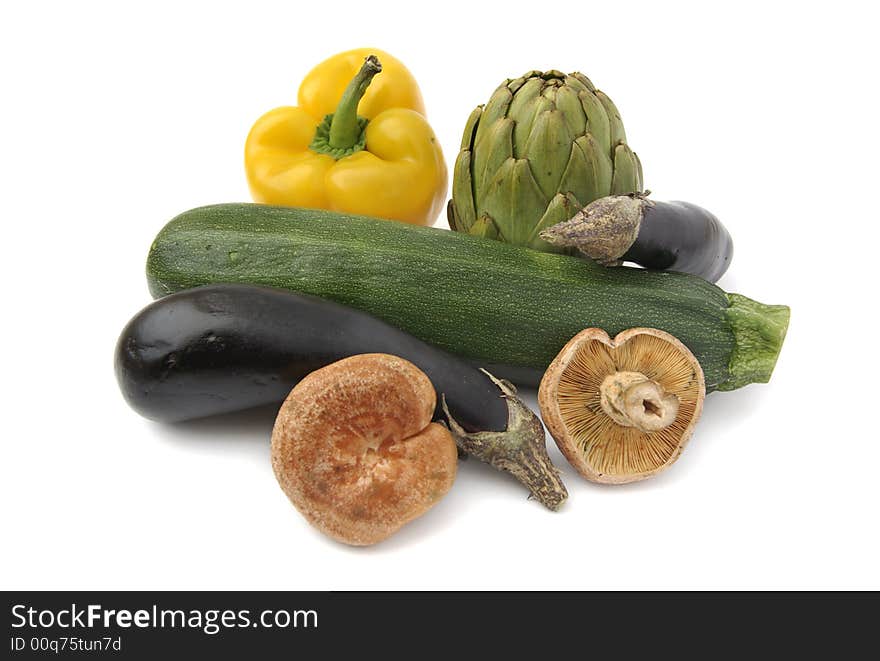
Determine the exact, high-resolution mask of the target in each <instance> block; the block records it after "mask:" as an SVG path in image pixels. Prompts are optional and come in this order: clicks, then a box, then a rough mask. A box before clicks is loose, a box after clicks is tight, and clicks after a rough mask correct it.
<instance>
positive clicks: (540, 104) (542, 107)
mask: <svg viewBox="0 0 880 661" xmlns="http://www.w3.org/2000/svg"><path fill="white" fill-rule="evenodd" d="M543 86H544V81H543V80H541V79H540V78H532V79H531V80H530V81H529V82H527V83H526V84H525V85H523V86H522V88H521V89H520V91H519V92H517V95H516V97H515V98H514V100H513V103H511V104H510V115H509V116H510V117H511V118H512V119H513V120H514V121H515V122H516V126H515V128H514V131H513V145H514V147H513V148H514V156H516V157H517V158H523V157H524V156H525V154H524V153H523V151H522V148H523V145H524V144H525V143H526V141H527V140H528V139H529V135H530V134H531V132H532V124H533V123H534V121H535V118H536V117H537V116H538V115H539V114H541V113H542V112H546V111H547V110H552V109H553V107H554V104H553V101H551V100H550V99H548V98H547V97H545V96H542V95H541V90H542V89H543Z"/></svg>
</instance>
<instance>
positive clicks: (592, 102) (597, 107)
mask: <svg viewBox="0 0 880 661" xmlns="http://www.w3.org/2000/svg"><path fill="white" fill-rule="evenodd" d="M578 96H579V99H580V103H581V109H582V111H583V113H584V114H585V115H586V116H587V132H588V133H591V134H592V135H593V139H594V140H595V142H596V145H597V146H598V147H599V148H600V149H601V150H602V152H603V153H604V154H605V155H606V156H607V157H608V158H609V160H610V159H611V157H612V155H613V152H614V149H613V146H612V144H611V121H610V120H609V119H608V113H607V112H606V111H605V106H604V105H602V101H600V100H599V97H598V96H596V95H595V94H593V93H592V92H583V93H581V94H579V95H578Z"/></svg>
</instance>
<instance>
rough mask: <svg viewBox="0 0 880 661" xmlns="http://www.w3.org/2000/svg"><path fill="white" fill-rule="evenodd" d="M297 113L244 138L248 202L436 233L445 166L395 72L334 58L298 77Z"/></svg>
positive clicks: (410, 84)
mask: <svg viewBox="0 0 880 661" xmlns="http://www.w3.org/2000/svg"><path fill="white" fill-rule="evenodd" d="M365 56H366V57H365ZM377 56H378V57H377ZM379 58H381V64H380V60H379ZM358 67H359V68H358ZM380 72H381V75H378V76H377V74H379V73H380ZM352 76H353V77H352ZM374 76H376V82H375V83H374V84H372V85H371V81H372V80H373V77H374ZM298 103H299V105H298V106H297V107H291V106H285V107H281V108H276V109H275V110H270V111H269V112H268V113H266V114H265V115H263V116H262V117H260V119H258V120H257V122H256V123H255V124H254V126H253V128H252V129H251V131H250V134H249V135H248V138H247V143H246V144H245V170H246V171H247V178H248V184H249V186H250V189H251V195H252V196H253V198H254V200H255V201H256V202H260V203H264V204H278V205H284V206H295V207H310V208H317V209H331V210H333V211H342V212H347V213H352V214H363V215H367V216H375V217H377V218H390V219H394V220H402V221H405V222H408V223H414V224H418V225H432V224H433V223H434V221H435V220H436V218H437V215H438V214H439V213H440V210H441V208H442V207H443V203H444V201H445V199H446V184H447V178H446V177H447V174H446V163H445V161H444V160H443V152H442V151H441V149H440V143H439V142H438V140H437V138H436V137H435V136H434V132H433V131H432V130H431V127H430V126H429V124H428V122H427V120H426V119H425V116H424V105H423V103H422V95H421V93H420V92H419V88H418V86H417V85H416V82H415V80H414V79H413V77H412V74H410V72H409V71H408V70H407V69H406V67H404V66H403V64H401V63H400V62H399V61H398V60H396V59H394V58H393V57H391V56H390V55H388V54H387V53H382V52H381V51H377V50H375V49H370V50H367V49H361V50H353V51H348V52H345V53H340V54H339V55H336V56H334V57H331V58H330V59H328V60H326V61H324V62H322V63H321V64H319V65H318V66H317V67H315V68H314V69H313V70H312V71H311V73H309V75H308V76H306V78H305V80H303V82H302V85H300V88H299V94H298Z"/></svg>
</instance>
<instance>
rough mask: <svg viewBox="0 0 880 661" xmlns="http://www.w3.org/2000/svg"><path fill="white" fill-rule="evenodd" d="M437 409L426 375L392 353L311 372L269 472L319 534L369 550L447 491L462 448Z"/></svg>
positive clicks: (290, 403)
mask: <svg viewBox="0 0 880 661" xmlns="http://www.w3.org/2000/svg"><path fill="white" fill-rule="evenodd" d="M435 404H436V393H435V391H434V386H432V385H431V382H430V380H429V379H428V377H427V376H425V374H424V372H422V371H421V370H420V369H419V368H417V367H416V366H415V365H413V364H412V363H410V362H408V361H406V360H403V359H402V358H398V357H396V356H390V355H387V354H362V355H358V356H352V357H351V358H346V359H344V360H340V361H339V362H336V363H333V364H332V365H328V366H327V367H324V368H322V369H319V370H317V371H315V372H312V373H311V374H310V375H309V376H307V377H306V378H305V379H303V380H302V381H301V382H300V383H299V384H298V385H297V386H296V387H295V388H294V389H293V390H292V391H291V392H290V395H289V396H288V397H287V400H286V401H285V402H284V404H283V405H282V406H281V410H280V411H279V413H278V417H277V419H276V421H275V428H274V430H273V432H272V467H273V468H274V470H275V476H276V477H277V478H278V482H279V484H280V485H281V488H282V489H283V490H284V493H286V494H287V497H288V498H290V500H291V502H292V503H293V504H294V506H296V508H297V509H298V510H299V511H300V512H301V513H302V514H303V516H305V517H306V519H308V521H309V522H310V523H311V524H312V525H314V526H315V527H317V528H318V529H320V530H321V531H322V532H324V533H326V534H327V535H330V536H331V537H333V538H334V539H337V540H339V541H340V542H345V543H346V544H353V545H357V546H364V545H368V544H375V543H376V542H379V541H381V540H383V539H385V538H386V537H388V536H390V535H392V534H393V533H395V532H396V531H397V530H399V529H400V528H401V527H402V526H404V525H405V524H406V523H408V522H409V521H412V520H413V519H415V518H417V517H419V516H421V515H422V514H424V513H425V512H426V511H427V510H428V509H430V508H431V506H433V505H434V504H435V503H437V502H438V501H439V500H440V498H442V497H443V496H444V495H445V494H446V492H447V491H449V489H450V487H451V486H452V482H453V480H454V479H455V472H456V467H457V462H458V451H457V449H456V446H455V441H454V440H453V438H452V436H451V434H450V433H449V431H448V430H447V429H446V428H445V427H443V426H442V425H439V424H436V423H432V422H431V418H432V416H433V413H434V407H435Z"/></svg>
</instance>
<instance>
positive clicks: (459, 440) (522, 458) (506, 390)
mask: <svg viewBox="0 0 880 661" xmlns="http://www.w3.org/2000/svg"><path fill="white" fill-rule="evenodd" d="M482 371H483V372H485V373H486V375H487V376H488V377H489V378H490V379H491V380H492V382H493V383H494V384H495V385H497V386H498V389H499V390H500V391H501V397H503V398H504V399H506V400H507V412H508V413H507V428H506V429H505V430H504V431H497V432H496V431H481V432H475V433H468V432H467V431H465V430H464V429H463V428H462V426H461V425H459V424H458V422H457V421H456V420H455V418H453V417H452V416H451V415H450V413H449V409H448V408H447V407H446V398H445V397H443V398H442V399H441V402H442V406H443V413H444V414H446V419H447V421H448V422H449V430H450V431H451V432H452V437H453V438H454V439H455V442H456V444H457V445H458V447H459V449H460V450H462V451H464V452H465V453H467V454H469V455H471V456H472V457H476V458H477V459H479V460H481V461H485V462H486V463H487V464H490V465H492V466H494V467H495V468H497V469H499V470H502V471H506V472H508V473H510V474H511V475H513V476H514V477H515V478H516V479H517V480H519V481H520V482H522V483H523V484H524V485H525V486H526V487H527V488H528V490H529V491H530V492H531V494H532V496H534V497H535V498H536V499H537V500H538V501H539V502H540V503H541V504H542V505H544V506H545V507H547V508H548V509H551V510H554V511H555V510H558V509H559V508H560V507H561V506H562V503H564V502H565V499H566V498H568V491H567V490H566V488H565V485H564V484H563V483H562V480H561V479H560V477H559V471H558V470H557V468H556V467H555V466H554V465H553V463H552V462H551V461H550V457H549V455H548V454H547V446H546V443H545V434H544V426H543V425H542V424H541V421H540V420H539V419H538V416H536V415H535V414H534V413H533V412H532V410H531V409H530V408H529V407H528V406H526V405H525V404H523V402H522V401H521V400H520V399H519V398H518V397H517V396H516V389H515V388H514V387H513V386H512V385H511V384H510V383H508V382H507V381H502V380H500V379H496V378H495V377H494V376H492V375H491V374H489V372H486V370H482Z"/></svg>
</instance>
